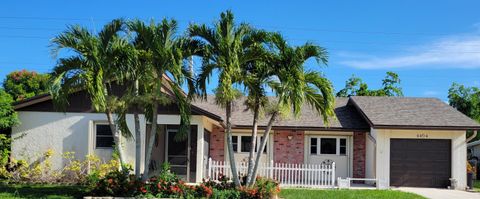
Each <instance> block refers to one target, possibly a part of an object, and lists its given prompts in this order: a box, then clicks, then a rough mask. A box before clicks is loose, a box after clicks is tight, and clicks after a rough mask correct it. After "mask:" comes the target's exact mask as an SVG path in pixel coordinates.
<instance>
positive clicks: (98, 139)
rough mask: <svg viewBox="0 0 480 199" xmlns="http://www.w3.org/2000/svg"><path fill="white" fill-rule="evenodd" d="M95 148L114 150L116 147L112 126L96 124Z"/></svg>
mask: <svg viewBox="0 0 480 199" xmlns="http://www.w3.org/2000/svg"><path fill="white" fill-rule="evenodd" d="M93 128H94V131H95V148H112V147H113V145H115V142H114V140H113V135H112V129H110V125H108V124H106V123H95V124H94V126H93Z"/></svg>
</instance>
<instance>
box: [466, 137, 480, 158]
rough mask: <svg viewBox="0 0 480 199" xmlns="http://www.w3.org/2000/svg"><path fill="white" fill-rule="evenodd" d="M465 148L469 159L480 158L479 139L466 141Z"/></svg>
mask: <svg viewBox="0 0 480 199" xmlns="http://www.w3.org/2000/svg"><path fill="white" fill-rule="evenodd" d="M467 148H468V153H469V154H468V155H469V158H470V159H476V160H477V161H478V160H480V140H477V141H474V142H470V143H468V144H467Z"/></svg>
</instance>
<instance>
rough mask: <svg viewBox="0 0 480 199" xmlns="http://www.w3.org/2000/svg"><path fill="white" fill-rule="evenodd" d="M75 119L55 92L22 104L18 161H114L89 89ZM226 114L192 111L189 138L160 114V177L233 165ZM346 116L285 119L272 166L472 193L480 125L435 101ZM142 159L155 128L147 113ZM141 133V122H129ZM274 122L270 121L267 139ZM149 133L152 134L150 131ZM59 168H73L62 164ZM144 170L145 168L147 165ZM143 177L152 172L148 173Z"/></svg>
mask: <svg viewBox="0 0 480 199" xmlns="http://www.w3.org/2000/svg"><path fill="white" fill-rule="evenodd" d="M69 99H70V105H69V107H68V108H67V110H66V113H63V112H58V111H55V109H54V108H53V104H52V100H51V97H50V96H49V95H43V96H38V97H34V98H31V99H27V100H24V101H22V102H19V103H17V104H16V106H15V109H16V111H18V114H19V118H20V120H21V125H19V126H17V127H14V128H13V129H12V137H13V138H14V142H13V143H12V153H13V156H14V157H15V158H17V159H32V158H35V157H36V156H35V155H37V156H38V155H39V154H41V153H43V152H44V151H46V150H47V149H49V148H51V149H54V150H55V151H57V152H59V153H61V152H67V151H75V152H76V157H77V158H83V157H85V155H87V154H97V155H99V156H100V157H101V158H103V159H105V160H108V159H109V158H110V156H111V153H112V148H111V146H112V143H113V141H112V140H113V139H112V137H111V133H110V130H109V128H108V127H107V126H105V122H106V116H105V114H103V113H95V112H94V111H92V108H91V104H90V102H89V100H88V97H87V95H86V93H85V92H83V91H80V92H77V93H74V94H72V95H71V96H70V98H69ZM224 112H225V111H224V110H223V109H222V108H220V107H218V106H217V105H216V104H215V101H214V100H213V98H212V97H208V100H207V101H196V102H194V103H193V104H192V119H191V125H192V126H191V131H190V133H189V136H188V139H187V140H186V141H182V142H176V141H174V139H173V136H174V133H175V132H176V131H177V129H178V124H179V115H178V110H177V108H176V106H175V105H171V106H164V107H159V117H158V121H157V123H158V124H159V125H160V128H159V130H158V133H159V136H157V137H158V138H157V140H156V141H155V148H154V151H153V158H152V159H153V160H152V162H151V163H150V165H151V167H152V168H153V169H152V170H151V171H152V173H151V174H153V173H155V172H157V170H156V169H158V167H159V165H160V164H161V163H162V162H164V161H168V162H170V164H171V165H172V170H173V171H174V172H176V173H177V174H179V175H181V176H182V177H183V178H184V179H187V180H188V181H190V182H200V181H201V180H202V178H204V177H206V168H207V163H208V161H207V160H208V158H209V157H211V158H212V159H213V160H218V161H225V160H228V158H227V152H226V139H225V133H224V129H223V128H222V127H221V126H222V125H221V124H222V123H223V121H224V119H225V113H224ZM335 114H336V118H334V119H331V121H330V123H329V126H326V125H325V124H324V123H323V120H322V117H321V116H319V115H318V114H317V113H316V112H315V111H314V110H312V109H310V108H309V106H308V105H305V106H304V107H303V108H302V114H301V115H300V117H299V118H283V119H280V120H279V121H277V122H276V123H275V125H274V127H273V132H272V133H271V134H270V139H269V143H268V147H267V149H266V151H264V153H265V155H264V157H263V159H262V161H265V162H266V161H272V160H273V161H274V162H276V163H297V164H302V163H309V164H321V163H322V162H332V161H333V162H335V163H336V175H337V176H338V177H356V178H377V179H378V180H379V181H378V183H377V186H378V187H388V186H418V187H446V186H448V185H449V184H450V182H449V179H450V178H453V179H455V180H456V181H457V188H458V189H464V188H465V186H466V148H467V147H466V143H465V139H466V138H465V134H466V130H477V129H480V125H479V124H477V123H476V122H474V121H473V120H471V119H470V118H468V117H467V116H465V115H463V114H461V113H460V112H458V111H456V110H455V109H454V108H452V107H450V106H449V105H447V104H445V103H444V102H442V101H440V100H438V99H433V98H408V97H350V98H337V99H336V106H335ZM140 118H141V132H142V137H141V138H140V139H141V143H142V154H143V155H142V157H140V158H141V159H142V162H143V161H144V159H145V158H144V157H145V145H146V144H145V143H147V142H148V140H146V139H145V136H147V137H148V134H149V133H148V131H146V130H147V129H148V128H149V127H150V125H149V124H147V122H146V120H145V118H144V117H143V115H141V117H140ZM252 118H253V116H252V113H251V112H249V111H245V107H244V106H243V103H242V101H241V100H239V101H238V102H236V103H235V106H234V110H233V113H232V123H233V135H234V137H233V142H234V150H235V158H236V159H237V160H238V161H245V159H246V158H247V156H248V150H249V143H250V139H251V137H250V135H249V134H250V127H251V123H252ZM128 119H129V122H128V126H129V128H130V129H132V132H133V116H132V115H128ZM267 120H268V118H262V119H261V120H260V128H261V130H260V131H259V134H260V135H261V134H262V133H263V132H262V130H263V128H264V127H265V125H266V121H267ZM145 132H147V133H145ZM122 147H123V149H124V151H125V154H126V156H127V161H128V162H129V163H130V164H132V165H133V163H134V160H135V151H134V150H135V142H134V141H133V139H130V140H128V139H122ZM52 164H53V167H55V168H59V167H61V166H62V165H63V160H62V159H61V158H56V159H54V160H53V161H52ZM142 165H143V164H142ZM138 169H140V170H143V169H144V168H143V166H142V167H141V168H138Z"/></svg>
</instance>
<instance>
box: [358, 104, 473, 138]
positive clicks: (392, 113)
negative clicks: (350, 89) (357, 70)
mask: <svg viewBox="0 0 480 199" xmlns="http://www.w3.org/2000/svg"><path fill="white" fill-rule="evenodd" d="M350 99H351V100H350V103H351V104H353V105H355V106H356V107H357V110H359V111H360V113H361V114H362V115H363V116H364V117H365V119H366V120H367V122H368V123H369V124H370V126H372V127H374V128H429V129H458V130H464V129H480V125H479V124H478V123H477V122H475V121H474V120H472V119H470V118H469V117H467V116H466V115H464V114H462V113H461V112H459V111H457V110H456V109H455V108H453V107H451V106H449V105H448V104H446V103H445V102H442V101H440V100H439V99H436V98H417V97H366V96H352V97H350Z"/></svg>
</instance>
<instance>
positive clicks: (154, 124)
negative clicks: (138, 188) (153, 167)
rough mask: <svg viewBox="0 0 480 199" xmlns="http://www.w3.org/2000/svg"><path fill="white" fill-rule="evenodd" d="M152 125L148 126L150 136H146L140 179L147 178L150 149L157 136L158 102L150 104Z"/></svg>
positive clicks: (150, 156)
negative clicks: (142, 170) (145, 148)
mask: <svg viewBox="0 0 480 199" xmlns="http://www.w3.org/2000/svg"><path fill="white" fill-rule="evenodd" d="M152 114H153V115H152V127H151V128H150V136H149V138H148V145H147V151H146V155H145V156H146V157H145V165H144V168H145V169H144V172H143V177H142V181H146V180H147V179H148V173H149V172H150V159H151V158H152V149H153V144H154V143H155V138H156V137H157V126H158V124H157V118H158V104H157V103H154V104H153V106H152Z"/></svg>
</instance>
